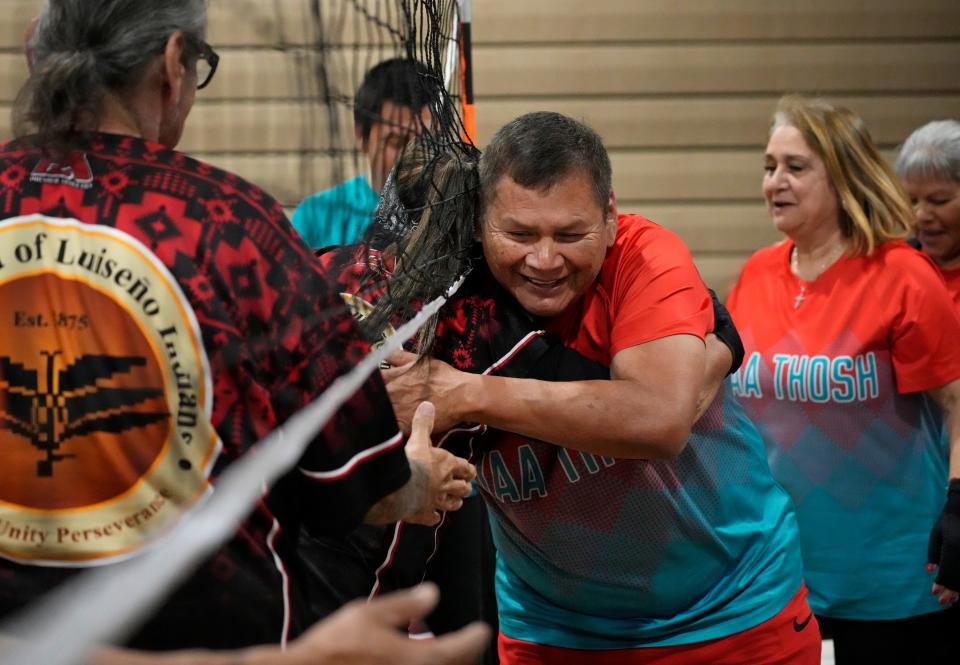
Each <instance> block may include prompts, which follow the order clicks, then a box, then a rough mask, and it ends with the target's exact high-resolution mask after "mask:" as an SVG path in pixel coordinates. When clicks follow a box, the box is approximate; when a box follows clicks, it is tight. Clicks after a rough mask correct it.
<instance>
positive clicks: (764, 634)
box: [499, 586, 820, 665]
mask: <svg viewBox="0 0 960 665" xmlns="http://www.w3.org/2000/svg"><path fill="white" fill-rule="evenodd" d="M499 651H500V663H501V665H541V664H542V665H581V664H582V663H590V665H820V627H819V626H818V625H817V619H816V617H814V616H813V612H811V611H810V606H809V605H807V587H806V586H802V587H800V591H798V592H797V595H795V596H794V597H793V599H792V600H791V601H790V602H789V603H788V604H787V606H786V607H784V608H783V610H781V611H780V613H779V614H777V615H776V616H775V617H773V618H772V619H769V620H767V621H764V622H763V623H761V624H760V625H759V626H755V627H753V628H751V629H749V630H745V631H743V632H742V633H735V634H733V635H729V636H727V637H721V638H719V639H716V640H709V641H707V642H695V643H694V644H682V645H679V646H672V647H645V648H642V649H611V650H607V651H594V650H581V649H561V648H558V647H551V646H545V645H542V644H534V643H532V642H523V641H521V640H514V639H511V638H509V637H507V636H506V635H504V634H503V633H500V648H499Z"/></svg>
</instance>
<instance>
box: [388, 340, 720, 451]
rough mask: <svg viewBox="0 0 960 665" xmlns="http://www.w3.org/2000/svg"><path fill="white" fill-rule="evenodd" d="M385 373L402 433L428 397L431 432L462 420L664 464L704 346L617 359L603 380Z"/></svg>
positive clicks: (687, 412) (435, 370)
mask: <svg viewBox="0 0 960 665" xmlns="http://www.w3.org/2000/svg"><path fill="white" fill-rule="evenodd" d="M395 360H400V361H409V362H406V363H405V364H404V365H402V366H400V367H395V368H393V369H389V370H385V371H384V377H385V379H386V380H387V389H388V391H389V392H390V398H391V402H392V403H393V405H394V410H395V412H396V413H397V418H398V420H399V422H400V423H401V427H403V426H404V425H405V423H406V422H409V421H408V418H409V414H410V413H412V411H413V408H414V404H415V403H416V402H419V401H421V400H422V399H424V398H426V397H427V396H429V399H430V400H431V401H433V402H434V403H435V404H436V405H437V413H438V418H439V419H438V425H437V428H438V430H443V429H448V428H449V427H451V426H452V425H454V424H456V423H458V422H462V421H467V422H479V423H483V424H485V425H489V426H491V427H496V428H498V429H503V430H507V431H510V432H515V433H517V434H522V435H525V436H529V437H532V438H537V439H541V440H543V441H549V442H550V443H554V444H557V445H561V446H564V447H567V448H571V449H574V450H582V451H585V452H590V453H596V454H600V455H608V456H612V457H620V458H671V457H675V456H676V455H678V454H679V453H680V452H681V451H682V450H683V448H684V446H685V445H686V443H687V439H688V437H689V435H690V428H691V427H692V425H693V423H694V421H695V418H696V415H697V404H698V400H699V398H700V393H701V386H702V383H703V379H704V372H705V351H704V344H703V342H702V341H701V340H700V339H699V338H697V337H694V336H692V335H671V336H668V337H664V338H661V339H657V340H654V341H651V342H647V343H645V344H640V345H637V346H633V347H630V348H627V349H624V350H623V351H620V352H619V353H617V354H616V356H614V358H613V362H612V363H611V367H610V380H609V381H602V380H601V381H560V382H554V381H538V380H535V379H516V378H507V377H499V376H483V375H476V374H466V373H464V372H459V371H457V370H455V369H453V368H452V367H450V366H449V365H447V364H446V363H442V362H440V361H436V360H431V361H429V362H423V363H419V364H414V363H413V362H412V357H411V356H410V355H409V354H406V355H403V356H399V357H398V358H396V359H395Z"/></svg>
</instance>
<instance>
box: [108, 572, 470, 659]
mask: <svg viewBox="0 0 960 665" xmlns="http://www.w3.org/2000/svg"><path fill="white" fill-rule="evenodd" d="M436 604H437V590H436V587H435V586H433V585H430V584H425V585H421V586H419V587H416V588H414V589H409V590H406V591H400V592H397V593H393V594H389V595H386V596H383V597H381V598H376V599H374V600H372V601H370V602H366V601H365V600H358V601H353V602H351V603H348V604H347V605H345V606H343V607H342V608H341V609H340V610H338V611H337V612H336V613H334V614H332V615H330V616H329V617H327V618H326V619H324V620H323V621H321V622H319V623H317V624H316V625H315V626H314V627H313V628H311V629H310V630H309V631H307V632H306V633H305V634H304V635H303V636H302V637H300V638H299V639H298V640H296V641H295V642H293V643H292V644H291V645H290V647H289V648H288V649H286V650H285V651H281V650H280V648H279V647H276V646H263V647H251V648H249V649H243V650H237V651H202V650H197V651H175V652H170V653H147V652H142V651H128V650H126V649H103V650H101V651H99V652H97V653H96V654H95V655H94V657H93V658H91V660H90V665H342V664H345V663H350V665H382V664H383V663H410V664H411V665H467V664H468V663H473V662H476V659H477V658H478V657H479V655H480V653H481V651H483V649H484V647H486V643H487V639H488V635H489V629H488V628H487V627H486V626H483V625H482V624H480V623H478V622H475V623H472V624H470V625H469V626H467V627H465V628H462V629H461V630H458V631H456V632H454V633H449V634H447V635H443V636H441V637H437V638H435V639H432V640H411V639H410V638H408V637H407V636H406V635H405V634H404V633H403V632H402V631H401V629H402V628H406V626H407V625H408V624H409V623H410V622H411V621H413V620H415V619H420V618H423V617H424V616H426V615H427V613H428V612H429V611H430V610H431V609H432V608H433V607H434V606H435V605H436Z"/></svg>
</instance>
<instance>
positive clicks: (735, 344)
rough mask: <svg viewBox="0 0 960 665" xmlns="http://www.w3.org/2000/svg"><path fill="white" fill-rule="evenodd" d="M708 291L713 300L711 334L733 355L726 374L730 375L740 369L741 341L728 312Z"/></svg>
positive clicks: (711, 290)
mask: <svg viewBox="0 0 960 665" xmlns="http://www.w3.org/2000/svg"><path fill="white" fill-rule="evenodd" d="M708 291H710V298H711V299H712V300H713V334H714V335H716V336H717V339H719V340H720V341H721V342H723V343H724V344H726V345H727V348H728V349H730V353H732V354H733V362H732V363H731V364H730V371H729V372H727V374H728V375H730V374H733V373H734V372H736V371H737V370H738V369H740V365H742V364H743V354H744V350H743V341H742V340H741V339H740V333H739V332H737V327H736V326H735V325H733V318H731V316H730V312H728V311H727V308H726V307H725V306H724V305H723V303H722V302H720V299H719V298H717V294H716V292H715V291H714V290H713V289H708Z"/></svg>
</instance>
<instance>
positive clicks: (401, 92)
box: [291, 58, 430, 249]
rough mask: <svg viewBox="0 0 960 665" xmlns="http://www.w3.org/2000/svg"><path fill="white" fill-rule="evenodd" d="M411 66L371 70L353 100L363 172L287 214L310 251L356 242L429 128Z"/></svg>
mask: <svg viewBox="0 0 960 665" xmlns="http://www.w3.org/2000/svg"><path fill="white" fill-rule="evenodd" d="M428 74H429V72H428V70H427V69H426V68H425V67H424V65H423V64H422V63H420V62H417V61H416V60H411V59H405V58H392V59H390V60H385V61H383V62H381V63H380V64H378V65H375V66H374V67H373V68H371V69H370V70H369V71H368V72H367V74H366V76H364V78H363V83H361V84H360V88H359V89H358V90H357V94H356V96H355V97H354V107H353V126H354V127H353V129H354V135H355V136H356V140H357V147H358V149H359V150H360V151H362V152H363V153H364V155H366V158H367V162H368V164H369V167H370V168H369V171H368V173H366V174H363V175H358V176H356V177H355V178H351V179H350V180H347V181H346V182H343V183H341V184H339V185H337V186H336V187H332V188H330V189H327V190H324V191H322V192H317V193H316V194H312V195H310V196H308V197H307V198H306V199H304V200H303V202H301V203H300V205H299V206H297V209H296V210H295V211H294V212H293V218H292V220H291V221H292V222H293V227H294V228H295V229H296V230H297V232H298V233H299V234H300V235H301V236H302V237H303V240H304V242H306V243H307V245H309V246H310V247H312V248H314V249H320V248H322V247H330V246H332V245H347V244H350V243H354V242H356V241H357V240H359V239H360V237H361V236H362V235H363V232H364V231H365V230H366V228H367V226H368V225H369V224H370V221H371V220H372V219H373V212H374V210H375V209H376V207H377V203H378V202H379V200H380V190H382V189H383V183H384V182H385V181H386V179H387V175H388V174H389V173H390V170H391V169H392V168H393V165H394V164H395V163H396V161H397V158H398V157H399V155H400V152H401V151H402V150H403V147H404V146H405V145H406V144H407V142H408V141H409V140H410V139H411V138H413V137H414V136H416V135H418V134H419V133H420V132H421V131H422V130H423V129H425V128H428V127H429V125H430V114H429V109H428V108H427V106H426V101H427V99H426V97H425V96H424V94H423V91H424V90H429V89H430V88H429V86H424V84H423V83H422V82H421V77H423V76H427V75H428Z"/></svg>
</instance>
